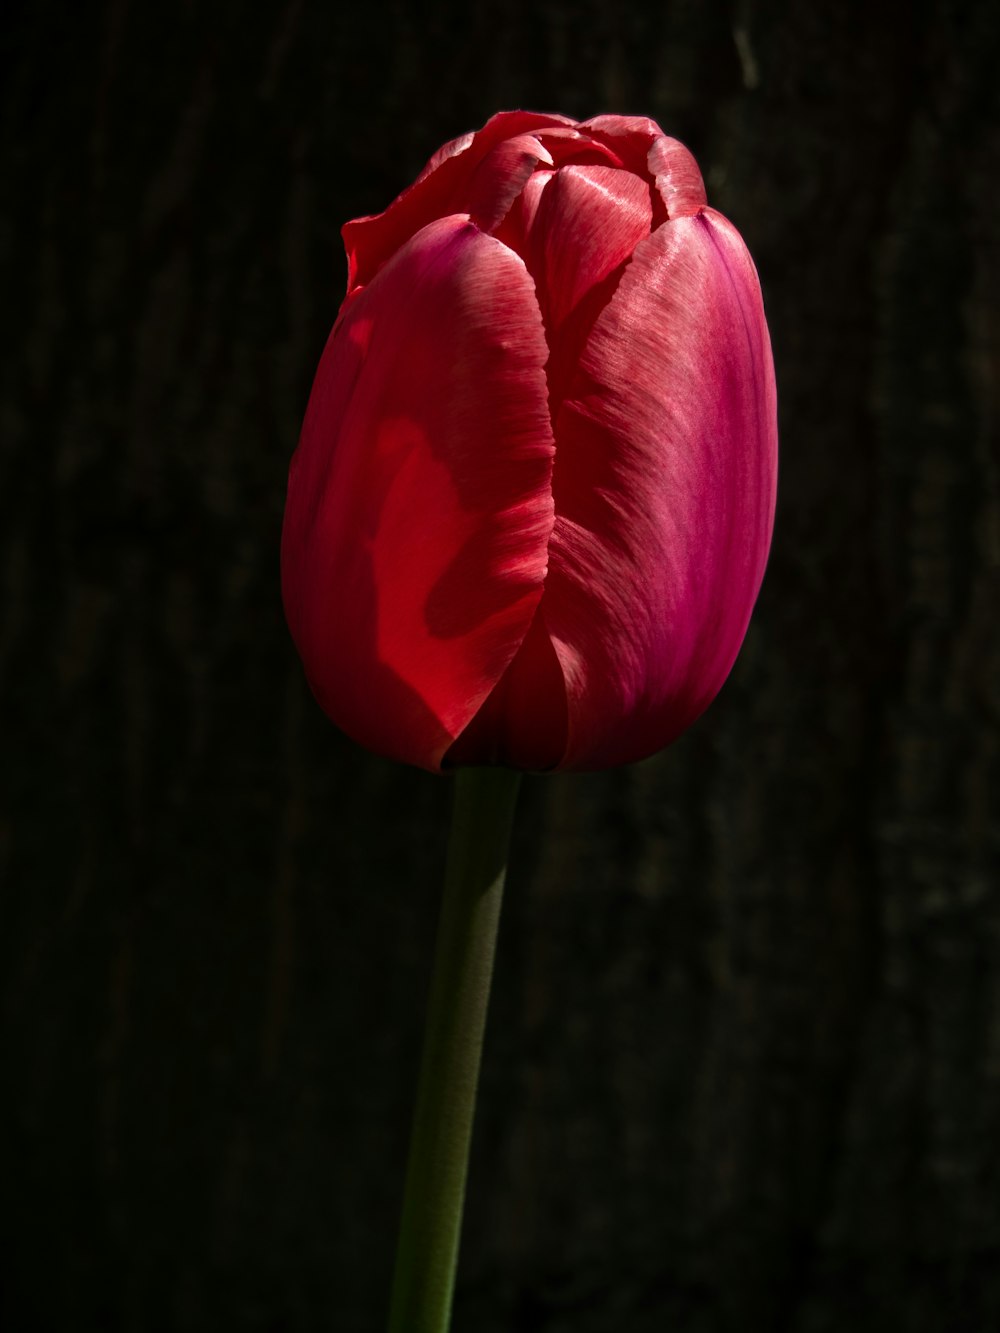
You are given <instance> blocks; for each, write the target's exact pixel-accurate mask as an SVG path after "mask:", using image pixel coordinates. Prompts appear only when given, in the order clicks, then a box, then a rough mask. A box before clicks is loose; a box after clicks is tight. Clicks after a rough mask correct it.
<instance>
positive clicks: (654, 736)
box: [539, 209, 777, 768]
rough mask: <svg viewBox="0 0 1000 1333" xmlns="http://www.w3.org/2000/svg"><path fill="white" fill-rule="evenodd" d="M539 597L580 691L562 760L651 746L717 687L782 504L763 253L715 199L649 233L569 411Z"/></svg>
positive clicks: (586, 360) (638, 754) (559, 443)
mask: <svg viewBox="0 0 1000 1333" xmlns="http://www.w3.org/2000/svg"><path fill="white" fill-rule="evenodd" d="M555 436H556V449H557V457H556V466H555V472H554V477H553V487H554V494H555V504H556V520H555V525H554V528H553V533H552V539H551V542H550V544H549V571H548V575H547V578H546V584H545V593H544V596H543V599H542V603H541V606H540V608H539V615H540V616H542V617H544V621H545V624H546V626H547V627H548V630H549V632H550V634H551V638H552V643H553V646H554V649H555V652H556V654H557V656H558V658H559V662H560V664H561V666H562V670H563V675H564V679H565V683H566V694H567V704H568V731H569V735H568V744H567V749H566V752H565V755H564V756H563V758H562V764H561V766H563V767H568V768H599V767H604V766H606V765H613V764H618V763H626V762H629V761H632V760H635V759H640V758H643V757H644V756H646V755H648V754H651V753H653V752H654V751H656V750H658V749H660V748H661V747H662V746H664V745H666V744H667V743H668V742H669V741H670V740H672V739H673V738H674V737H675V736H677V735H678V734H679V733H680V732H681V731H682V730H684V728H685V727H687V726H688V725H690V723H691V722H693V721H694V720H695V718H696V717H698V715H699V714H700V713H701V712H702V711H703V710H704V708H705V707H706V706H707V705H708V704H709V702H710V701H711V700H712V698H713V697H714V696H715V694H716V693H717V692H718V690H719V689H720V688H721V686H722V684H723V682H724V680H725V678H726V676H727V675H728V673H729V671H730V669H731V667H732V664H733V662H734V660H735V657H736V654H737V652H738V650H739V646H740V644H741V642H742V640H743V636H744V634H745V632H746V627H747V623H748V621H749V617H750V612H751V609H752V607H753V603H754V600H755V598H756V596H757V592H758V589H759V587H760V583H761V579H762V577H763V572H764V565H765V562H766V558H767V551H768V546H769V543H770V535H771V527H772V523H773V515H774V499H775V482H776V468H777V426H776V400H775V389H774V373H773V367H772V362H771V354H770V344H769V340H768V334H767V327H766V324H765V322H764V313H763V306H762V301H761V296H760V288H759V284H758V281H757V275H756V271H755V269H754V267H753V263H752V261H751V259H750V256H749V254H748V253H747V251H746V248H745V246H744V245H743V242H742V241H741V239H740V237H739V235H738V234H737V232H736V231H735V229H734V228H733V227H731V226H730V224H729V223H728V222H726V221H725V219H724V218H722V217H721V216H720V215H719V214H717V213H715V212H713V211H712V210H710V209H705V210H703V211H702V212H700V213H699V214H697V215H695V216H690V217H681V218H679V219H677V220H676V221H673V222H667V223H664V224H663V225H662V226H660V227H659V228H658V229H657V230H656V231H654V232H653V233H652V235H650V236H649V237H647V238H646V239H645V240H643V241H642V242H640V244H639V245H638V246H637V248H636V251H635V254H634V256H633V259H632V262H631V263H630V265H629V266H628V268H627V269H626V270H625V273H624V276H623V277H622V279H621V282H620V284H619V286H618V288H617V291H616V292H615V295H614V297H613V298H612V300H611V302H610V303H609V305H608V306H607V307H606V309H605V310H604V311H603V313H602V314H601V315H600V316H599V318H598V320H597V322H596V324H595V325H594V328H593V331H592V333H591V336H590V338H589V340H588V342H587V344H586V347H585V348H584V351H583V354H582V356H581V360H580V370H579V375H578V378H577V380H576V382H575V383H574V384H573V385H572V387H571V389H570V391H569V393H568V395H567V397H566V399H565V401H564V403H563V405H562V409H561V411H560V413H559V416H558V418H557V420H556V425H555Z"/></svg>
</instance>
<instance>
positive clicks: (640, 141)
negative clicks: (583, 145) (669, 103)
mask: <svg viewBox="0 0 1000 1333" xmlns="http://www.w3.org/2000/svg"><path fill="white" fill-rule="evenodd" d="M578 128H579V130H580V133H581V134H586V135H587V136H588V137H589V138H591V139H595V140H596V141H597V142H598V143H603V144H607V145H608V147H609V148H611V149H613V150H614V152H615V153H617V154H618V156H619V157H620V158H621V160H622V162H623V163H624V164H625V166H626V167H627V168H628V169H629V171H634V172H635V173H636V174H637V175H639V176H643V175H645V173H646V156H647V154H648V152H649V148H650V145H651V144H652V143H654V142H655V140H657V139H662V138H663V131H662V130H661V129H660V127H659V125H657V123H656V121H655V120H650V119H649V117H648V116H593V117H592V118H591V119H590V120H584V121H582V122H581V123H580V125H579V126H578Z"/></svg>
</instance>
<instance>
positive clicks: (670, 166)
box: [646, 134, 705, 218]
mask: <svg viewBox="0 0 1000 1333" xmlns="http://www.w3.org/2000/svg"><path fill="white" fill-rule="evenodd" d="M646 161H647V163H648V166H649V174H650V175H651V176H652V177H653V180H654V181H655V182H656V189H657V193H658V194H659V196H660V198H661V199H662V200H663V204H664V207H665V208H666V210H667V217H668V218H678V217H687V216H688V215H689V214H691V213H697V212H698V210H699V208H703V207H704V205H705V182H704V181H703V180H702V178H701V172H700V171H699V170H698V163H697V162H696V161H695V160H694V158H693V157H692V156H691V154H690V153H689V152H688V150H687V149H686V148H685V147H684V145H683V144H682V143H680V142H678V140H677V139H670V138H668V137H667V136H666V135H665V134H661V135H660V137H659V138H658V139H655V140H654V141H653V143H652V145H651V146H650V149H649V153H648V155H647V158H646Z"/></svg>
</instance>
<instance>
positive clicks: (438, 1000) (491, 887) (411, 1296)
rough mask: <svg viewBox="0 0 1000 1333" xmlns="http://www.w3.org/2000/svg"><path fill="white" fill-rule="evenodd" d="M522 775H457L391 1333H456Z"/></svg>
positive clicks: (485, 771)
mask: <svg viewBox="0 0 1000 1333" xmlns="http://www.w3.org/2000/svg"><path fill="white" fill-rule="evenodd" d="M519 777H520V775H519V774H517V773H512V772H510V771H509V770H507V769H502V768H464V769H459V771H458V774H457V777H456V790H455V804H454V809H453V812H452V823H451V838H450V841H449V844H448V862H447V868H446V870H445V883H444V902H443V904H442V908H441V919H440V921H439V923H438V933H437V943H436V945H435V950H434V972H433V976H432V978H431V990H430V998H429V1001H428V1007H427V1026H426V1029H425V1033H424V1052H423V1061H422V1064H421V1068H420V1085H419V1089H418V1092H417V1108H416V1112H415V1113H414V1118H413V1131H412V1137H411V1139H410V1159H409V1163H408V1166H407V1170H406V1189H405V1192H404V1196H403V1217H402V1222H401V1224H400V1231H399V1242H398V1245H397V1249H396V1270H395V1274H394V1276H393V1283H392V1302H391V1307H390V1313H389V1333H447V1330H448V1327H449V1324H450V1321H451V1299H452V1291H453V1289H454V1286H455V1268H456V1265H457V1261H458V1242H459V1235H460V1232H461V1227H462V1205H463V1203H464V1200H465V1174H466V1168H467V1166H468V1161H469V1143H470V1140H471V1138H472V1118H473V1115H474V1113H475V1105H476V1084H477V1082H478V1079H479V1056H480V1052H481V1050H482V1044H483V1029H484V1027H485V1025H486V1008H487V1005H488V1003H489V998H490V980H491V978H492V975H493V955H494V952H495V950H496V937H497V926H498V924H499V920H500V900H501V897H502V895H503V881H504V875H505V873H506V869H507V847H508V844H509V841H510V830H511V824H512V822H513V818H514V804H515V802H516V800H517V788H518V782H519Z"/></svg>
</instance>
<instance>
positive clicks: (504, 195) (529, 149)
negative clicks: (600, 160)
mask: <svg viewBox="0 0 1000 1333" xmlns="http://www.w3.org/2000/svg"><path fill="white" fill-rule="evenodd" d="M539 162H542V163H544V164H545V166H548V167H551V166H552V155H551V154H550V152H549V150H548V149H547V148H544V147H543V146H542V145H541V144H540V143H539V142H538V140H537V139H536V138H534V137H533V136H532V135H530V134H519V135H517V137H516V138H513V139H504V140H503V142H502V143H498V144H497V146H496V147H495V148H491V149H490V151H489V152H488V153H487V154H486V156H485V157H484V158H483V160H482V161H481V162H480V163H479V165H478V166H477V167H476V169H475V171H474V172H473V175H472V179H471V180H470V181H469V183H468V186H467V187H466V191H465V197H466V199H467V201H468V203H467V207H468V212H469V216H470V217H471V218H472V220H473V222H474V223H475V224H476V226H477V227H479V228H480V230H481V231H490V232H491V231H493V230H494V228H496V227H497V226H498V225H499V223H500V222H502V221H503V219H504V218H505V217H506V216H507V213H508V211H509V209H510V206H511V204H512V203H513V202H514V200H515V199H516V198H517V196H518V195H519V194H520V193H521V191H522V190H523V189H524V187H525V185H526V184H527V182H528V179H529V178H530V177H531V175H532V174H533V173H534V170H535V168H536V167H537V166H538V164H539Z"/></svg>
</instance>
